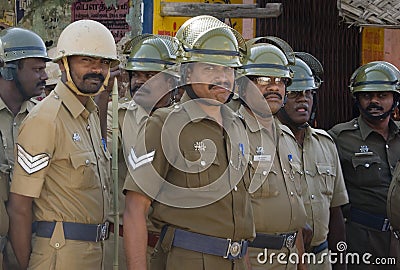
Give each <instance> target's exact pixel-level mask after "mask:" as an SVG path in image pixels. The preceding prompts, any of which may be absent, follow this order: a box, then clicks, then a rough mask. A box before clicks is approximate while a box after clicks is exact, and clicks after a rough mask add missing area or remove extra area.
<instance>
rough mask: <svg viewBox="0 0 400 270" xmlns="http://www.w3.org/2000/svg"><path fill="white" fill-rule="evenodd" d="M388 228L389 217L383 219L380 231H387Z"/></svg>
mask: <svg viewBox="0 0 400 270" xmlns="http://www.w3.org/2000/svg"><path fill="white" fill-rule="evenodd" d="M389 229H390V222H389V219H387V218H385V220H384V221H383V225H382V229H381V231H382V232H387V231H388V230H389Z"/></svg>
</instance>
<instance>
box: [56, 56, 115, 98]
mask: <svg viewBox="0 0 400 270" xmlns="http://www.w3.org/2000/svg"><path fill="white" fill-rule="evenodd" d="M62 61H63V64H64V67H65V73H66V74H67V81H66V82H65V84H66V85H67V86H68V88H69V89H71V90H72V91H73V92H74V93H75V94H77V95H79V96H85V97H92V96H96V95H97V94H99V93H100V92H102V91H104V89H106V87H107V85H108V80H109V79H110V67H108V72H107V76H106V78H105V80H104V82H103V85H102V86H101V87H100V89H99V90H98V91H97V92H96V93H82V92H81V91H79V89H78V87H77V86H76V85H75V83H74V81H73V80H72V77H71V73H70V69H69V65H68V60H67V57H63V58H62Z"/></svg>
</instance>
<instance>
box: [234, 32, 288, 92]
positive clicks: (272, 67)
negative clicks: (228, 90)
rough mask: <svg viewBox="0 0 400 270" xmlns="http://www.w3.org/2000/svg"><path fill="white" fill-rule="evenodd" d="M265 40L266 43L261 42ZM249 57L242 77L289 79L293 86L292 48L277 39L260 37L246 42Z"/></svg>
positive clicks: (244, 64)
mask: <svg viewBox="0 0 400 270" xmlns="http://www.w3.org/2000/svg"><path fill="white" fill-rule="evenodd" d="M263 40H265V41H266V42H260V41H263ZM246 44H247V47H248V53H247V57H246V59H245V61H244V63H243V66H242V67H241V70H242V75H246V76H271V77H280V78H287V79H288V84H287V85H290V84H291V81H292V78H293V73H292V71H291V69H290V66H291V65H293V64H294V63H295V57H294V52H293V50H292V48H291V47H290V46H289V44H287V43H286V42H285V41H283V40H282V39H279V38H277V37H258V38H254V39H251V40H249V41H247V42H246Z"/></svg>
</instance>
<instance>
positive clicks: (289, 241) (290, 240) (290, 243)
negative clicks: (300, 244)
mask: <svg viewBox="0 0 400 270" xmlns="http://www.w3.org/2000/svg"><path fill="white" fill-rule="evenodd" d="M296 235H297V232H295V233H294V234H290V235H287V236H286V239H285V246H286V247H287V248H293V247H294V245H295V242H296Z"/></svg>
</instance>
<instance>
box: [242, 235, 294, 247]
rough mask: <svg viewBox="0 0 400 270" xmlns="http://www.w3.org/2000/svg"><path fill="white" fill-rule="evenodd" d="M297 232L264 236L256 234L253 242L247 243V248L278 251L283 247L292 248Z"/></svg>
mask: <svg viewBox="0 0 400 270" xmlns="http://www.w3.org/2000/svg"><path fill="white" fill-rule="evenodd" d="M296 236H297V232H292V233H286V234H277V235H274V234H264V233H257V235H256V238H255V239H254V240H253V242H250V243H249V247H255V248H267V249H276V250H280V249H282V248H284V247H287V248H292V247H294V245H295V243H296Z"/></svg>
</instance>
